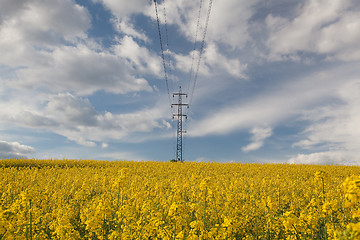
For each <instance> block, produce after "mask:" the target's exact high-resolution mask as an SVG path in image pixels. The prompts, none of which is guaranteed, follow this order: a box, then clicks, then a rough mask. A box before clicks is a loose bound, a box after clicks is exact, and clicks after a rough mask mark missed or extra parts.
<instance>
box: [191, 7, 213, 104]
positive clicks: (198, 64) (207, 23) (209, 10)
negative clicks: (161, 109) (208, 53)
mask: <svg viewBox="0 0 360 240" xmlns="http://www.w3.org/2000/svg"><path fill="white" fill-rule="evenodd" d="M212 2H213V0H210V1H209V8H208V12H207V16H206V22H205V28H204V32H203V37H202V41H201V47H200V53H199V60H198V62H197V67H196V73H195V78H194V83H193V88H192V89H191V93H190V99H189V105H191V103H192V99H193V95H194V90H195V86H196V81H197V78H198V73H199V67H200V62H201V57H202V55H203V53H204V46H205V37H206V32H207V28H208V25H209V18H210V13H211V6H212Z"/></svg>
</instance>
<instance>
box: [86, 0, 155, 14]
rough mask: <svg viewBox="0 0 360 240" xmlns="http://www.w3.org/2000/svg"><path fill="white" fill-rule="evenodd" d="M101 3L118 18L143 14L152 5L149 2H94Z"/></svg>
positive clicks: (117, 0) (105, 0)
mask: <svg viewBox="0 0 360 240" xmlns="http://www.w3.org/2000/svg"><path fill="white" fill-rule="evenodd" d="M92 1H93V2H101V3H103V4H104V6H106V7H107V8H108V9H110V10H111V11H112V13H113V14H114V15H115V16H117V17H118V18H123V17H128V16H130V15H132V14H136V13H141V12H143V11H144V9H145V8H146V6H148V5H150V4H149V2H150V1H148V0H132V1H127V0H92Z"/></svg>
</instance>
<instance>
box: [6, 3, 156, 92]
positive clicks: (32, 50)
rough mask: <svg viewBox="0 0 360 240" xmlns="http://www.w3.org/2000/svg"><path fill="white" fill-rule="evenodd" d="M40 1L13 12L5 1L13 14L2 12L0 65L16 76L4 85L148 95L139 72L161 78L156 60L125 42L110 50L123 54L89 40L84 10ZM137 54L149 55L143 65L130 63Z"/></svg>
mask: <svg viewBox="0 0 360 240" xmlns="http://www.w3.org/2000/svg"><path fill="white" fill-rule="evenodd" d="M42 2H43V1H38V0H32V1H28V2H27V3H26V4H20V5H19V9H16V10H14V9H13V8H12V7H10V6H13V5H11V3H10V2H6V6H7V7H6V8H9V9H13V10H11V11H9V13H8V12H2V16H3V19H2V22H0V24H1V25H0V51H1V52H2V54H1V55H0V64H1V65H4V66H7V67H9V69H12V71H13V75H15V76H16V77H15V79H11V80H8V81H6V84H7V87H11V88H23V89H32V90H33V91H37V90H38V89H42V91H47V92H51V93H57V92H67V91H73V92H75V93H76V94H80V95H91V94H93V93H94V92H96V91H99V90H105V91H107V92H112V93H117V94H124V93H128V92H138V91H152V88H151V87H150V86H149V84H148V82H147V80H146V79H145V78H144V77H142V76H138V75H139V74H138V72H137V71H138V69H139V68H141V71H142V73H144V74H159V72H160V69H161V68H160V64H158V65H157V63H158V62H159V57H158V56H156V55H154V54H151V53H150V52H149V51H148V50H147V49H144V48H141V47H140V46H139V45H137V43H136V42H134V41H130V40H127V38H124V39H123V40H121V41H120V43H117V44H115V47H114V49H127V51H124V50H123V51H116V53H114V52H113V51H112V50H111V49H110V50H106V49H104V48H103V47H102V46H100V45H98V44H96V43H95V42H94V41H93V40H91V39H88V37H87V33H86V31H87V30H88V29H89V27H90V20H91V17H90V15H89V13H88V11H87V10H86V9H85V8H84V7H82V6H80V5H78V4H76V3H74V2H73V1H58V0H57V1H47V2H46V3H42ZM14 4H16V3H14ZM48 9H52V10H51V11H49V10H48ZM12 11H16V14H12ZM139 51H143V53H147V54H146V55H145V56H146V59H145V62H144V61H142V62H139V61H133V60H134V58H130V59H131V60H132V62H129V61H128V59H129V57H131V56H137V60H138V59H139V57H138V55H139ZM130 55H131V56H130Z"/></svg>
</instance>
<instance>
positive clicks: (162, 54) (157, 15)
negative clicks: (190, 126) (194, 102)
mask: <svg viewBox="0 0 360 240" xmlns="http://www.w3.org/2000/svg"><path fill="white" fill-rule="evenodd" d="M154 3H155V12H156V20H157V25H158V30H159V39H160V48H161V58H162V62H163V67H164V75H165V81H166V89H167V93H168V97H169V104H170V106H171V97H170V90H169V82H168V76H167V72H166V64H165V57H164V48H163V42H162V38H161V30H160V20H159V14H158V7H157V2H156V0H154Z"/></svg>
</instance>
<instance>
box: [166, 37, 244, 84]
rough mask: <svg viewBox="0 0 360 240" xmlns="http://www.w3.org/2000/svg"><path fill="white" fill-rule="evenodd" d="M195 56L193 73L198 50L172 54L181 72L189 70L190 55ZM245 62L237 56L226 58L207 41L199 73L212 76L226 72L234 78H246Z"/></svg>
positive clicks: (194, 67)
mask: <svg viewBox="0 0 360 240" xmlns="http://www.w3.org/2000/svg"><path fill="white" fill-rule="evenodd" d="M193 54H194V56H195V61H194V62H193V73H194V74H195V71H196V67H197V60H198V56H199V51H195V52H190V53H189V54H188V55H182V54H174V53H172V54H171V55H173V56H174V59H175V65H176V68H177V69H179V70H181V71H183V72H186V73H187V72H190V70H191V64H192V56H193ZM246 70H247V64H243V63H241V62H240V60H239V59H238V58H228V57H226V56H225V55H223V54H222V53H221V52H220V51H219V49H218V47H217V46H216V44H214V43H209V44H208V45H207V46H206V48H205V49H204V53H203V56H202V58H201V63H200V66H199V75H204V76H214V75H223V74H228V75H230V76H232V77H235V78H242V79H247V78H248V77H247V75H246V74H245V71H246Z"/></svg>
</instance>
